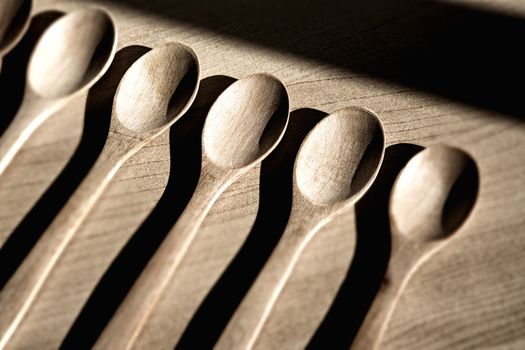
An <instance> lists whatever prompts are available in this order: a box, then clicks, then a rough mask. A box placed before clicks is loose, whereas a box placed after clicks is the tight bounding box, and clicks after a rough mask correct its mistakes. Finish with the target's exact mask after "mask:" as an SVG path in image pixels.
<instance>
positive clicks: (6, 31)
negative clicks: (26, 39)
mask: <svg viewBox="0 0 525 350" xmlns="http://www.w3.org/2000/svg"><path fill="white" fill-rule="evenodd" d="M32 4H33V1H32V0H2V1H0V71H1V70H2V58H3V57H4V55H5V54H6V53H8V52H9V51H10V50H11V49H12V48H13V47H14V46H15V45H16V44H17V43H18V42H19V41H20V39H22V37H23V36H24V33H25V32H26V30H27V28H28V27H29V18H30V14H31V7H32Z"/></svg>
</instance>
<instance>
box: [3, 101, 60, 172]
mask: <svg viewBox="0 0 525 350" xmlns="http://www.w3.org/2000/svg"><path fill="white" fill-rule="evenodd" d="M57 103H58V101H57ZM57 107H58V106H56V105H54V104H52V103H49V101H48V100H39V99H32V98H29V99H24V101H23V102H22V105H21V106H20V109H19V111H18V113H17V114H16V116H15V118H14V119H13V121H12V122H11V124H10V125H9V127H8V128H7V129H6V130H5V132H4V133H3V135H2V136H1V137H0V175H2V174H3V173H4V171H5V169H6V168H7V166H8V165H9V164H10V163H11V161H12V160H13V158H14V157H15V155H16V153H17V152H18V151H19V150H20V148H22V146H23V145H24V143H25V142H26V141H27V139H28V138H29V137H30V136H31V135H32V134H33V132H34V131H35V130H36V129H37V128H38V127H39V126H40V125H42V123H43V122H44V121H45V120H46V119H47V118H48V117H49V116H50V115H51V114H52V113H53V112H54V111H55V110H56V109H57Z"/></svg>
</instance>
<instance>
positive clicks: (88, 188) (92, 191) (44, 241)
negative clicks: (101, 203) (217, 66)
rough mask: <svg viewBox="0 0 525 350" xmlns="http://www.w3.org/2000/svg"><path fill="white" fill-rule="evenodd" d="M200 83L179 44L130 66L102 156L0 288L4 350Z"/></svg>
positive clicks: (192, 60)
mask: <svg viewBox="0 0 525 350" xmlns="http://www.w3.org/2000/svg"><path fill="white" fill-rule="evenodd" d="M198 86H199V62H198V59H197V56H196V54H195V52H193V50H192V49H191V48H189V47H187V46H185V45H182V44H178V43H169V44H167V45H164V46H162V47H158V48H155V49H153V50H151V51H150V52H148V53H147V54H145V55H144V56H142V57H141V58H140V59H138V60H137V61H136V62H135V63H133V65H132V66H131V67H130V68H129V69H128V71H127V72H126V74H125V75H124V76H123V77H122V80H121V82H120V84H119V86H118V88H117V93H116V95H115V99H114V102H113V113H112V116H111V123H110V130H109V135H108V139H107V140H106V144H105V145H104V148H103V150H102V152H101V154H100V157H99V158H98V159H97V161H96V163H95V165H94V166H93V168H92V169H91V170H90V172H89V173H88V175H87V176H86V178H85V179H84V181H83V182H82V184H81V185H80V186H79V188H78V189H77V190H76V191H75V193H74V194H73V196H72V197H71V198H70V199H69V201H68V202H67V203H66V205H65V206H64V208H63V209H62V210H61V211H60V213H59V214H58V216H57V217H56V218H55V220H54V221H53V222H52V223H51V225H50V226H49V228H48V229H47V230H46V232H45V233H44V234H43V235H42V237H41V238H40V240H39V241H38V242H37V244H36V245H35V247H34V248H33V249H32V250H31V252H30V253H29V255H28V256H27V257H26V259H25V260H24V261H23V263H22V265H21V266H20V267H19V268H18V270H17V271H16V272H15V274H14V275H13V277H12V278H11V279H10V280H9V281H8V283H7V284H6V285H5V287H4V289H3V290H2V291H1V292H0V310H2V312H1V313H0V337H1V338H0V349H3V348H4V347H5V346H6V344H7V342H8V341H9V338H10V337H11V336H12V335H13V333H14V331H15V330H16V328H17V326H18V325H19V324H20V322H21V321H22V319H23V317H24V316H25V314H26V313H27V311H28V310H29V307H30V306H31V304H32V302H33V301H34V299H35V298H36V296H37V293H38V292H39V291H40V289H41V288H42V286H43V284H44V282H45V280H46V279H47V276H49V274H50V272H51V270H52V268H53V267H54V266H55V265H56V263H57V261H58V259H59V258H60V256H61V255H62V253H63V252H64V250H65V249H66V247H67V245H68V243H69V242H70V241H71V239H72V238H73V236H74V234H75V232H76V231H77V230H78V228H79V226H80V225H81V223H82V222H83V221H84V219H85V218H86V216H87V215H88V213H89V212H90V210H91V209H92V208H93V206H94V204H95V202H96V201H97V199H98V198H99V197H100V196H101V194H102V193H103V191H104V189H105V188H106V187H107V185H108V184H109V182H110V180H111V179H112V178H113V176H114V175H115V173H116V172H117V170H118V169H119V168H120V166H121V165H122V164H123V163H124V162H125V161H126V160H127V159H128V158H129V157H131V155H133V154H134V153H136V152H137V151H138V150H139V149H140V148H142V147H143V146H144V145H145V144H146V143H148V142H150V141H151V140H153V139H154V138H155V137H157V136H158V135H160V134H161V133H162V132H164V131H165V130H166V129H168V128H169V127H170V126H171V125H172V124H173V123H174V122H175V121H176V120H177V119H178V118H179V117H180V116H182V115H183V114H184V112H186V110H187V109H188V108H189V106H190V105H191V103H192V102H193V100H194V98H195V96H196V94H197V89H198Z"/></svg>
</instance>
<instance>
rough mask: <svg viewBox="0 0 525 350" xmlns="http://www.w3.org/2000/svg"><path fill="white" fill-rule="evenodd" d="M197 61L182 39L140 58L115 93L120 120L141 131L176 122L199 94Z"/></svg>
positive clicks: (124, 125) (115, 102)
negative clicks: (180, 41)
mask: <svg viewBox="0 0 525 350" xmlns="http://www.w3.org/2000/svg"><path fill="white" fill-rule="evenodd" d="M198 61H199V60H198V57H197V54H196V53H195V52H194V51H193V49H191V48H190V47H188V46H186V45H184V44H181V43H168V44H166V45H164V46H162V47H159V48H157V49H155V50H153V51H150V52H149V53H148V54H147V55H145V56H143V57H142V58H141V59H139V60H137V61H136V62H135V63H134V64H133V65H132V66H131V67H130V68H129V69H128V70H127V72H126V74H125V75H124V77H123V78H122V80H121V82H120V84H119V87H118V89H117V93H116V95H115V99H114V113H115V116H116V118H117V119H118V121H119V123H120V124H121V125H122V126H123V127H125V128H127V129H129V130H132V131H134V132H141V133H143V132H149V131H152V130H155V129H159V128H163V127H165V126H166V125H171V124H172V123H174V122H175V121H176V120H177V119H178V118H179V117H180V116H182V115H183V114H184V112H186V110H187V109H188V108H189V107H190V105H191V103H192V102H193V100H194V99H195V96H196V95H197V90H198V86H199V75H200V73H199V63H198ZM159 82H162V83H159ZM138 87H140V88H138ZM146 97H147V98H146Z"/></svg>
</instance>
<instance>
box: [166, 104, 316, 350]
mask: <svg viewBox="0 0 525 350" xmlns="http://www.w3.org/2000/svg"><path fill="white" fill-rule="evenodd" d="M324 116H326V113H324V112H321V111H318V110H314V109H308V108H303V109H298V110H295V111H293V112H292V113H291V114H290V123H289V125H288V129H287V130H286V133H285V135H284V137H283V140H282V141H281V143H280V144H279V145H278V146H277V148H276V149H275V150H274V151H273V152H272V153H271V154H270V155H269V156H268V157H267V158H266V159H265V160H264V161H263V162H262V165H261V175H260V189H259V209H258V211H257V216H256V218H255V222H254V225H253V227H252V229H251V231H250V233H249V235H248V238H247V239H246V241H245V242H244V243H243V245H242V247H241V248H240V250H239V252H238V253H237V255H236V256H235V257H234V259H233V260H232V261H231V263H230V264H229V265H228V267H227V268H226V270H225V271H224V273H223V274H222V275H221V277H220V278H219V280H218V281H217V282H216V283H215V285H214V286H213V288H212V289H211V291H210V292H209V293H208V295H207V296H206V298H205V299H204V301H203V302H202V303H201V304H200V306H199V308H198V310H197V312H196V313H195V314H194V316H193V317H192V319H191V321H190V322H189V324H188V326H187V327H186V329H185V331H184V333H183V335H182V337H181V339H180V341H179V343H178V344H177V346H176V348H177V349H211V348H212V347H213V346H214V345H215V343H216V342H217V340H218V339H219V336H220V334H221V333H222V331H223V330H224V328H225V327H226V325H227V323H228V320H229V319H230V318H231V316H232V315H233V313H234V312H235V309H236V308H237V307H238V305H239V304H240V302H241V301H242V299H243V297H244V295H245V294H246V293H247V292H248V290H249V288H250V286H251V285H252V283H253V282H254V281H255V278H256V277H257V275H258V273H259V271H260V270H261V269H262V268H263V266H264V264H265V262H266V261H267V260H268V258H269V257H270V255H271V253H272V251H273V249H274V248H275V246H276V245H277V243H278V241H279V239H280V238H281V235H282V233H283V231H284V228H285V227H286V223H287V221H288V217H289V215H290V210H291V205H292V179H293V178H292V176H293V165H294V161H295V156H296V154H297V152H298V150H299V146H300V145H301V143H302V141H303V139H304V138H305V137H306V134H307V133H308V132H309V131H310V130H311V129H312V128H313V127H314V126H315V124H316V123H317V122H318V121H319V120H321V119H322V118H323V117H324Z"/></svg>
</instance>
